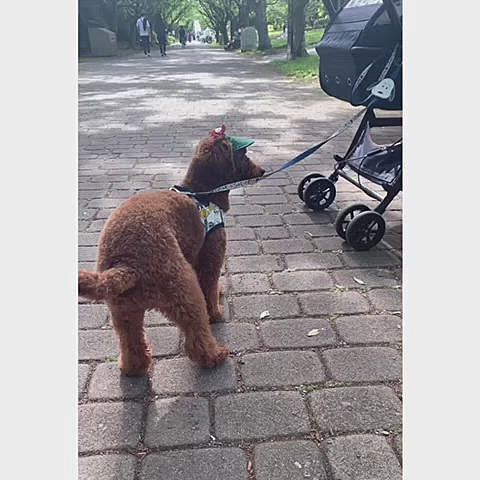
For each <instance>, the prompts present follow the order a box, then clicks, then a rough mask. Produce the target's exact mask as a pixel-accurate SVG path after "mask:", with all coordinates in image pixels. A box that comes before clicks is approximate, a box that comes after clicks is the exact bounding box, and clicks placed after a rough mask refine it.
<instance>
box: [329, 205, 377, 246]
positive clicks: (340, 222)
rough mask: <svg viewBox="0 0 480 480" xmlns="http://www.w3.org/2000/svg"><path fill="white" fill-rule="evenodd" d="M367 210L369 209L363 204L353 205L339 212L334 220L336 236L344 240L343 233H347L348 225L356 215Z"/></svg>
mask: <svg viewBox="0 0 480 480" xmlns="http://www.w3.org/2000/svg"><path fill="white" fill-rule="evenodd" d="M368 210H370V208H369V207H367V206H366V205H364V204H363V203H354V204H353V205H349V206H348V207H347V208H344V209H343V210H341V211H340V213H339V214H338V216H337V218H336V220H335V230H336V231H337V233H338V235H339V236H340V237H342V238H343V239H344V240H345V233H346V231H347V227H348V224H349V223H350V222H351V221H352V220H353V219H354V217H356V216H357V215H358V214H360V213H362V212H366V211H368Z"/></svg>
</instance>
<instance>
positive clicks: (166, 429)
mask: <svg viewBox="0 0 480 480" xmlns="http://www.w3.org/2000/svg"><path fill="white" fill-rule="evenodd" d="M209 440H210V420H209V414H208V399H206V398H188V397H187V398H185V397H175V398H164V399H161V400H157V401H156V402H153V403H152V404H151V405H150V406H149V408H148V414H147V426H146V433H145V445H146V446H147V447H171V446H177V445H190V444H196V443H206V442H208V441H209Z"/></svg>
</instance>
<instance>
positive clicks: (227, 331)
mask: <svg viewBox="0 0 480 480" xmlns="http://www.w3.org/2000/svg"><path fill="white" fill-rule="evenodd" d="M212 332H213V334H214V335H215V338H216V339H217V340H218V341H219V342H220V343H221V344H222V345H226V346H227V347H228V349H229V350H230V352H232V353H238V352H242V351H244V350H251V349H254V348H258V347H259V346H260V342H259V340H258V335H257V330H256V328H255V325H253V324H251V323H237V322H235V323H216V324H214V325H212Z"/></svg>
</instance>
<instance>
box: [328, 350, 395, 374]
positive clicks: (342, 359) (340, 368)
mask: <svg viewBox="0 0 480 480" xmlns="http://www.w3.org/2000/svg"><path fill="white" fill-rule="evenodd" d="M323 356H324V359H325V363H326V366H327V368H328V369H329V370H330V372H331V373H332V376H333V378H334V380H338V381H340V382H374V381H386V380H398V379H400V378H401V375H402V361H401V358H400V355H399V353H398V352H397V351H396V350H394V349H393V348H389V347H355V348H339V349H335V350H326V351H325V352H323Z"/></svg>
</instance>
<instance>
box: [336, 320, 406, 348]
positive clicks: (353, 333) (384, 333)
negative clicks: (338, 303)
mask: <svg viewBox="0 0 480 480" xmlns="http://www.w3.org/2000/svg"><path fill="white" fill-rule="evenodd" d="M334 323H335V325H336V327H337V331H338V333H339V335H340V336H341V337H342V338H343V339H344V340H345V341H346V342H347V343H383V342H385V343H392V342H400V341H401V340H402V328H401V327H402V319H401V318H400V317H397V316H395V315H355V316H348V317H339V318H336V319H335V320H334Z"/></svg>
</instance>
